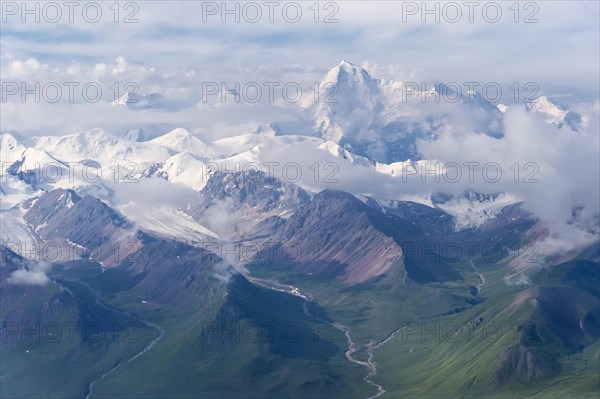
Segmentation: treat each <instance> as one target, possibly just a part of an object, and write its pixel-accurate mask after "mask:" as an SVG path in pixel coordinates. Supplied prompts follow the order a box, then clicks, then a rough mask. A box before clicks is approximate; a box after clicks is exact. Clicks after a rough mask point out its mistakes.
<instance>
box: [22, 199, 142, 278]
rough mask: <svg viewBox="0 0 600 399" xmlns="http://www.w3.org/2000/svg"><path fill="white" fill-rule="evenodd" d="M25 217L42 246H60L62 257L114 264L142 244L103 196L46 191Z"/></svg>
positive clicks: (133, 230)
mask: <svg viewBox="0 0 600 399" xmlns="http://www.w3.org/2000/svg"><path fill="white" fill-rule="evenodd" d="M24 220H25V221H26V222H27V223H28V224H29V225H30V226H31V228H32V229H33V231H34V232H35V234H36V235H37V236H38V238H39V239H40V240H41V241H42V242H41V245H46V246H53V247H55V248H57V250H56V251H59V252H60V254H61V257H60V260H73V259H76V258H83V259H87V258H91V259H93V260H96V261H98V262H101V263H102V264H103V265H104V266H106V267H110V266H114V265H116V264H118V263H119V262H120V261H121V260H123V259H124V258H125V256H127V255H128V254H130V253H132V252H135V251H137V250H138V249H139V248H140V246H141V243H140V242H139V240H138V238H137V236H136V231H135V229H134V228H133V225H132V224H131V223H130V222H129V221H127V219H125V218H124V217H123V216H122V215H120V214H119V213H118V212H116V211H114V210H113V209H112V208H110V207H109V206H108V205H106V204H105V203H103V202H102V201H100V200H99V199H97V198H94V197H91V196H89V195H86V196H84V197H80V196H79V195H77V193H75V192H74V191H73V190H64V189H56V190H53V191H50V192H48V193H45V194H44V195H42V196H41V197H40V198H38V199H36V200H35V201H34V202H32V204H31V205H30V207H29V209H28V211H27V212H26V213H25V215H24ZM53 256H54V255H53ZM57 260H59V259H57Z"/></svg>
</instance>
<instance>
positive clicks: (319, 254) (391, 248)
mask: <svg viewBox="0 0 600 399" xmlns="http://www.w3.org/2000/svg"><path fill="white" fill-rule="evenodd" d="M379 216H380V215H378V214H377V212H375V211H373V210H372V209H371V208H369V207H368V206H367V205H365V204H364V203H362V202H361V201H359V200H358V199H357V198H355V197H354V196H352V195H350V194H347V193H343V192H336V191H329V190H326V191H323V192H321V193H319V194H317V195H315V197H314V198H313V199H312V201H311V202H310V203H308V204H306V205H304V206H303V207H301V208H300V209H299V210H298V211H297V212H296V213H295V214H294V215H293V216H291V217H290V219H289V220H288V221H287V222H286V223H285V225H284V226H283V227H282V228H281V229H280V230H279V231H278V232H277V233H276V234H275V235H274V236H273V237H272V238H271V239H270V240H269V244H271V247H270V249H269V252H270V253H271V254H273V255H275V257H274V259H273V260H274V261H277V262H286V263H289V264H290V265H292V267H294V268H296V269H297V270H299V271H304V272H307V273H322V274H333V275H337V276H338V277H339V278H340V279H342V280H344V281H346V282H347V283H350V284H360V283H365V282H368V281H375V280H385V281H389V282H391V281H396V280H403V279H404V278H405V277H406V272H405V270H404V268H403V252H402V248H401V247H400V245H398V244H397V243H396V242H395V241H394V239H393V238H392V237H390V236H388V235H386V234H384V233H383V232H382V231H381V230H379V229H378V228H376V226H375V224H374V223H373V222H374V220H373V218H377V217H379ZM262 256H263V257H264V256H266V252H265V253H263V254H262Z"/></svg>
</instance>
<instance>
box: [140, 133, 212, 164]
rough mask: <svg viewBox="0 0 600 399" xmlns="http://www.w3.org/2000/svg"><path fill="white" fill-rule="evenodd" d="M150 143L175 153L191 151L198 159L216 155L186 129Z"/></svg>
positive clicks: (165, 135)
mask: <svg viewBox="0 0 600 399" xmlns="http://www.w3.org/2000/svg"><path fill="white" fill-rule="evenodd" d="M149 143H152V144H157V145H159V146H162V147H165V148H168V149H170V150H172V151H175V152H183V151H189V152H190V153H191V154H193V155H195V156H198V157H204V158H206V157H211V156H213V155H214V151H213V149H212V148H210V147H209V146H208V145H207V144H205V143H204V142H203V141H202V140H200V139H199V138H198V137H196V136H194V135H193V134H192V133H190V132H189V131H188V130H187V129H184V128H176V129H174V130H171V131H170V132H168V133H166V134H163V135H162V136H159V137H157V138H155V139H152V140H150V141H149Z"/></svg>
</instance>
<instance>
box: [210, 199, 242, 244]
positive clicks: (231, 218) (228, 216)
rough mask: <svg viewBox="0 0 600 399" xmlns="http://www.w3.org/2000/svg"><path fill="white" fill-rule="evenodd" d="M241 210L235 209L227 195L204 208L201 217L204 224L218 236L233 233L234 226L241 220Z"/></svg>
mask: <svg viewBox="0 0 600 399" xmlns="http://www.w3.org/2000/svg"><path fill="white" fill-rule="evenodd" d="M241 217H242V213H241V210H239V209H237V208H236V206H235V204H234V203H233V200H232V199H231V198H229V197H227V198H225V199H223V200H222V201H218V202H216V203H215V204H214V205H212V206H211V207H209V208H208V209H206V210H205V211H204V212H203V214H202V218H203V220H204V222H205V223H206V226H207V227H208V228H209V229H210V230H212V231H214V232H215V233H217V234H218V235H219V236H220V237H227V236H228V235H230V234H233V233H235V226H236V224H237V223H238V222H239V221H240V220H241Z"/></svg>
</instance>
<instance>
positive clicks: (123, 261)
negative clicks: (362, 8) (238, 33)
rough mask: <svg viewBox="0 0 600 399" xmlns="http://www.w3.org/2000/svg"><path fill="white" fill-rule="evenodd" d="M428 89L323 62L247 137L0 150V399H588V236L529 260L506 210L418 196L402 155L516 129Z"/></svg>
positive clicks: (591, 382) (85, 138)
mask: <svg viewBox="0 0 600 399" xmlns="http://www.w3.org/2000/svg"><path fill="white" fill-rule="evenodd" d="M449 90H452V89H451V88H449V87H447V86H443V85H436V86H435V87H433V88H431V89H428V90H424V91H419V90H414V88H413V87H412V86H411V85H410V84H408V83H403V82H392V81H387V80H380V79H375V78H373V77H371V76H370V75H369V73H368V72H367V71H366V70H365V69H363V68H360V67H358V66H356V65H353V64H351V63H349V62H346V61H342V62H341V63H340V64H339V65H337V66H336V67H334V68H333V69H331V70H330V71H329V72H328V73H327V74H326V75H325V77H324V78H323V79H322V80H321V82H320V83H319V92H320V94H321V95H320V101H313V102H311V103H308V104H301V105H298V108H299V110H298V113H297V117H296V118H295V119H293V120H285V121H273V122H272V123H270V124H268V125H265V126H261V127H260V128H259V129H258V130H257V131H256V132H254V133H244V134H240V135H233V136H231V137H225V138H220V139H216V140H208V139H204V138H202V137H200V136H198V135H196V134H193V133H192V132H191V131H190V130H187V129H185V128H177V129H174V130H172V131H169V132H167V133H165V134H162V135H154V134H149V135H148V134H145V133H144V134H143V132H141V131H139V130H136V129H135V127H132V130H130V131H129V132H128V133H127V135H125V136H124V137H119V136H117V135H113V134H111V133H109V132H106V131H104V130H102V129H100V128H98V129H94V130H91V131H86V132H80V133H72V134H65V135H61V136H39V137H32V138H27V139H20V138H18V137H17V136H18V135H17V134H10V133H3V134H2V135H1V136H0V158H1V161H2V170H1V176H0V178H1V180H0V198H1V206H0V211H1V213H0V215H1V219H0V222H1V225H0V226H1V227H2V233H1V241H2V246H1V250H2V263H1V267H0V290H1V296H2V307H1V309H0V321H1V332H2V339H1V342H0V355H1V356H2V362H1V366H0V381H1V382H2V388H1V393H2V395H1V396H2V397H23V398H25V397H27V398H31V397H86V398H87V397H90V398H94V397H123V398H125V397H130V398H134V397H135V398H138V397H160V396H170V397H182V398H183V397H190V398H192V397H193V398H198V397H205V398H212V397H232V398H234V397H239V398H242V397H271V396H275V397H294V398H302V397H311V398H312V397H323V398H325V397H327V398H332V397H340V398H342V397H343V398H350V397H352V398H354V397H356V398H358V397H368V398H374V397H382V398H383V397H390V398H391V397H448V396H452V397H458V396H460V397H473V398H475V397H477V398H480V397H540V398H542V397H543V398H548V397H556V398H563V397H574V396H577V397H595V396H597V394H598V387H597V377H598V370H597V367H595V366H596V365H598V364H599V362H600V355H599V354H600V346H599V344H600V340H599V338H600V305H599V303H600V302H599V301H600V289H599V288H598V287H599V285H600V263H599V262H600V240H599V239H598V232H599V230H598V229H597V228H596V227H595V223H589V220H588V221H586V223H583V224H577V223H578V219H577V216H578V215H581V214H585V213H584V210H583V209H581V208H577V207H575V208H573V209H568V210H567V213H572V218H571V221H570V223H569V226H573V227H574V228H577V229H580V230H577V231H579V232H580V233H581V234H582V237H589V236H592V237H593V239H592V240H589V239H585V240H584V239H581V240H579V241H576V243H575V244H574V245H566V244H565V245H564V246H562V247H561V246H559V248H560V250H559V251H550V252H548V251H547V250H546V247H545V246H544V245H548V243H555V241H559V238H560V237H559V236H556V235H555V234H554V232H553V230H552V226H551V223H549V222H548V221H547V220H545V219H544V218H543V217H541V216H540V215H539V214H537V213H536V209H535V208H536V206H533V205H532V204H530V203H528V202H527V199H526V198H524V195H523V194H525V195H526V194H527V191H523V190H521V191H519V190H517V192H511V191H510V190H509V189H506V187H509V186H507V185H496V186H490V187H488V189H486V190H484V189H483V188H482V187H483V186H478V185H473V186H469V185H464V186H463V185H452V184H441V185H436V184H433V185H431V184H425V181H424V180H423V179H424V177H423V176H424V175H423V174H422V173H420V171H421V170H428V171H429V172H428V175H427V176H425V177H428V178H431V180H433V181H434V182H435V181H436V179H440V180H441V181H444V180H446V181H448V175H447V174H446V173H447V171H446V172H441V171H440V170H439V169H438V168H437V167H438V166H439V165H440V164H442V165H446V166H448V165H449V164H450V163H449V162H440V161H438V160H436V159H426V158H425V157H424V154H423V152H422V148H423V143H426V144H427V143H436V142H438V140H440V138H441V137H442V136H443V135H445V134H447V133H448V132H465V133H464V134H470V135H472V136H473V137H478V138H480V137H483V138H485V140H488V139H489V140H501V139H502V138H503V137H504V136H505V134H506V133H505V128H506V123H505V118H506V117H507V115H508V114H510V113H512V112H513V110H511V108H517V110H516V111H515V112H519V109H518V108H519V106H518V105H511V106H508V107H506V106H496V105H494V104H492V103H490V102H488V101H487V100H486V99H485V98H483V96H481V95H480V94H479V93H466V94H459V93H456V92H453V93H452V94H453V95H454V96H455V98H456V101H453V102H449V101H444V100H442V101H440V102H436V101H429V100H428V99H435V98H436V96H437V97H440V96H441V97H444V96H447V95H448V93H449ZM127 100H128V98H122V99H120V100H118V101H116V102H115V104H114V105H115V107H116V106H130V104H129V103H128V102H127ZM328 100H332V101H328ZM333 100H335V101H333ZM136 104H138V105H136V106H137V107H140V108H144V109H159V108H160V107H161V106H163V105H164V98H162V97H161V96H160V95H153V94H149V95H147V96H144V97H143V99H142V101H140V102H137V103H136ZM522 108H523V109H522V111H523V114H524V115H526V117H528V118H529V117H530V118H532V120H533V121H534V122H532V124H534V125H535V124H536V123H539V124H540V126H542V127H543V129H548V131H550V132H552V134H555V135H559V136H560V137H565V139H564V141H565V142H569V140H571V138H573V137H578V135H581V134H582V133H581V132H580V130H581V129H582V128H583V127H585V126H584V125H585V121H586V119H585V116H584V115H579V114H578V113H577V112H575V111H572V110H568V109H566V108H565V107H562V106H559V105H557V104H555V103H553V102H552V101H551V100H549V99H548V98H546V97H543V96H542V97H539V98H538V99H536V100H535V101H533V102H532V103H530V104H528V105H527V106H526V107H522ZM535 126H537V125H535ZM503 166H505V167H508V165H503ZM478 171H479V170H478ZM512 178H513V176H512V175H511V176H509V179H512ZM431 180H429V181H431ZM530 187H532V188H531V190H535V189H536V188H537V187H536V186H530ZM548 194H550V193H548ZM534 205H537V204H534ZM597 217H598V216H597V215H596V218H597Z"/></svg>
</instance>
